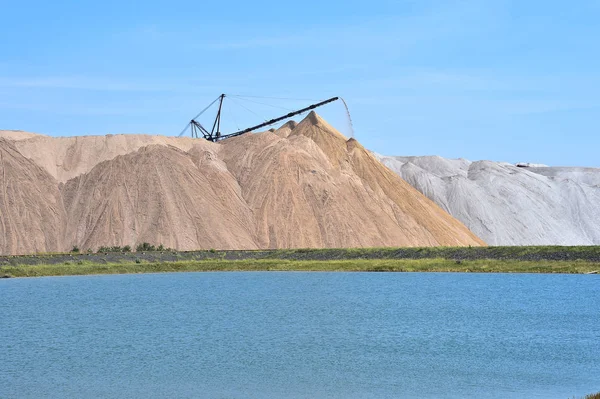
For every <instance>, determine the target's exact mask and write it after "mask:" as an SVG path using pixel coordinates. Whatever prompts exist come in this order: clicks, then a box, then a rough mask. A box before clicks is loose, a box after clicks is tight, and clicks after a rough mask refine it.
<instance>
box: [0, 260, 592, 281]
mask: <svg viewBox="0 0 600 399" xmlns="http://www.w3.org/2000/svg"><path fill="white" fill-rule="evenodd" d="M599 269H600V265H599V264H598V263H593V262H585V261H535V262H532V261H516V260H476V261H462V262H457V261H454V260H447V259H418V260H414V259H354V260H326V261H314V260H281V259H259V260H220V259H211V260H202V261H177V262H157V263H150V262H145V261H139V262H124V263H107V264H99V263H90V262H85V261H83V262H78V263H75V264H74V263H67V264H52V265H49V264H40V265H17V266H2V267H1V268H0V277H41V276H71V275H91V274H127V273H164V272H209V271H315V272H318V271H320V272H325V271H335V272H468V273H579V274H581V273H590V272H594V271H598V270H599Z"/></svg>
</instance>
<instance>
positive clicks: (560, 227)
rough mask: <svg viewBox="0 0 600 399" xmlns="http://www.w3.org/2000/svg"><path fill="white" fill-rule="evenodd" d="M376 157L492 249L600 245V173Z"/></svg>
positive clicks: (593, 170) (415, 158)
mask: <svg viewBox="0 0 600 399" xmlns="http://www.w3.org/2000/svg"><path fill="white" fill-rule="evenodd" d="M378 157H379V158H380V159H381V160H382V162H383V163H385V164H386V165H387V166H388V167H390V168H391V169H392V170H394V171H395V172H396V173H398V174H399V175H400V176H401V177H402V178H403V179H405V180H406V181H407V182H408V183H410V184H411V185H412V186H413V187H415V188H417V189H418V190H419V191H420V192H422V193H423V194H425V195H426V196H427V197H428V198H431V199H432V200H433V201H435V202H436V203H437V204H438V205H439V206H440V207H442V208H443V209H444V210H446V211H447V212H449V213H450V214H451V215H452V216H454V217H456V218H457V219H459V220H460V221H462V222H463V223H464V224H465V225H466V226H467V227H469V228H470V229H471V230H472V231H473V232H474V233H475V234H477V235H478V236H479V237H481V238H482V239H484V240H485V241H486V242H487V243H489V244H492V245H598V244H600V225H599V224H598V223H597V221H598V220H600V187H598V184H599V183H600V169H594V168H552V167H516V166H514V165H510V164H507V163H498V162H490V161H479V162H469V161H466V160H449V159H444V158H440V157H385V156H378Z"/></svg>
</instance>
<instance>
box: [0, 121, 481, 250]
mask: <svg viewBox="0 0 600 399" xmlns="http://www.w3.org/2000/svg"><path fill="white" fill-rule="evenodd" d="M285 129H289V132H285V133H284V134H280V133H282V131H281V128H280V131H279V132H278V131H275V132H271V131H267V132H263V133H257V134H246V135H242V136H239V137H234V138H231V139H227V140H223V141H221V142H219V143H210V142H207V141H204V140H199V139H173V140H166V139H168V138H161V137H159V138H149V137H152V136H132V137H118V138H115V137H116V136H109V137H92V138H85V137H83V138H82V137H80V138H69V139H68V140H67V141H64V140H65V139H52V138H49V139H39V138H34V139H28V140H24V141H20V142H13V143H9V144H11V145H12V151H13V152H14V151H16V149H17V148H18V146H17V144H19V143H24V145H23V146H22V147H21V148H22V150H23V151H25V152H27V153H28V154H29V155H30V156H31V158H32V159H34V160H35V159H36V158H38V159H41V161H43V163H44V164H45V165H46V167H48V165H51V166H53V168H51V169H53V170H54V172H55V173H56V174H57V176H58V177H59V180H61V179H62V180H61V181H64V183H60V196H59V199H60V205H62V206H63V208H62V210H60V209H58V210H56V212H54V213H55V214H57V215H62V214H63V213H64V215H66V218H65V219H64V221H63V222H61V220H62V219H61V218H60V217H56V220H53V221H49V222H48V223H45V224H43V225H40V226H39V227H36V229H37V230H38V231H41V232H44V234H50V235H53V234H54V235H61V237H59V238H57V239H56V240H55V243H54V244H53V245H56V247H51V246H47V247H45V250H46V251H48V250H50V251H52V250H54V251H57V250H68V249H70V248H72V246H74V245H77V246H78V247H79V248H81V249H88V248H91V249H97V248H98V247H100V246H103V245H132V246H134V245H137V244H139V243H141V242H151V243H155V244H159V243H162V244H164V245H165V246H168V247H173V248H177V249H209V248H217V249H238V248H239V249H252V248H299V247H375V246H426V245H447V246H454V245H456V246H460V245H483V244H484V243H483V242H482V241H481V240H480V239H478V238H477V237H476V236H475V235H474V234H473V233H471V232H470V231H469V230H468V229H467V228H466V227H465V226H464V225H462V224H461V223H460V222H458V221H457V220H456V219H454V218H452V217H451V216H450V215H448V214H447V213H445V212H444V211H442V210H441V209H440V208H439V207H438V206H437V205H435V204H434V203H433V202H432V201H430V200H429V199H427V198H426V197H425V196H423V195H422V194H420V193H419V192H418V191H417V190H415V189H414V188H413V187H411V186H410V185H409V184H407V183H406V182H404V181H403V180H402V179H401V178H400V177H398V176H397V175H396V174H394V173H393V172H391V171H390V170H388V169H387V168H386V167H385V166H383V165H382V164H381V163H379V162H378V161H377V160H376V159H375V158H374V157H373V155H371V154H370V153H369V152H368V151H366V150H365V149H364V148H363V147H362V146H361V145H360V144H359V143H358V142H356V140H354V139H350V140H347V139H346V138H345V137H344V136H342V135H341V134H340V133H339V132H337V131H336V130H335V129H333V128H332V127H331V126H330V125H329V124H327V122H325V121H324V120H323V119H321V118H320V117H319V116H318V115H316V114H315V113H311V114H310V115H308V116H307V117H306V118H305V119H304V120H303V121H302V122H300V123H299V124H297V125H296V124H287V126H285ZM288 133H289V134H288ZM54 141H56V142H58V143H54ZM7 143H8V142H7ZM65 143H66V144H65ZM145 143H149V145H143V144H145ZM171 143H174V144H175V145H171ZM36 146H41V147H39V148H38V147H36ZM44 148H46V149H48V152H49V153H50V155H49V156H48V157H44V156H43V155H44V151H43V149H44ZM20 150H21V149H19V151H20ZM114 154H116V155H114ZM19 155H20V154H19ZM113 155H114V156H113ZM108 157H110V158H109V159H104V158H108ZM19 162H20V163H21V164H23V165H29V166H28V167H31V166H33V162H32V161H31V160H29V159H26V158H24V157H22V156H21V161H19ZM59 162H60V163H59ZM37 170H38V173H39V172H43V174H41V175H40V177H39V179H41V180H44V183H43V184H44V187H47V188H46V190H47V191H48V193H49V195H50V197H51V198H54V196H55V194H53V193H56V191H57V187H58V186H59V183H58V182H57V180H56V179H54V177H53V176H51V175H50V174H48V173H46V172H44V171H43V170H42V169H41V168H39V167H38V168H37ZM53 190H54V191H53ZM38 195H39V201H41V202H42V203H44V202H45V201H48V200H47V199H46V194H45V193H44V192H41V193H38ZM1 206H2V207H1V208H0V211H1V212H2V213H1V214H2V219H3V220H4V218H5V217H4V214H5V210H7V209H9V208H11V207H12V206H13V205H12V204H11V203H10V202H5V203H3V204H2V205H1ZM24 206H29V205H24ZM31 206H36V207H37V206H38V205H36V204H33V205H31ZM61 212H62V213H61ZM50 213H52V212H50ZM61 223H62V225H61ZM21 228H22V229H23V231H24V232H25V233H24V234H26V233H27V232H28V227H27V224H26V223H24V224H22V225H21ZM34 237H38V239H40V238H39V237H40V236H39V234H38V235H37V236H34ZM38 247H40V246H37V247H36V246H34V247H33V248H34V249H33V250H37V248H38ZM31 248H32V247H31V246H29V247H23V248H19V247H14V246H13V247H7V246H3V247H1V248H0V251H2V253H25V252H30V251H31V250H32V249H31Z"/></svg>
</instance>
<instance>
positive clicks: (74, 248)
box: [71, 245, 79, 254]
mask: <svg viewBox="0 0 600 399" xmlns="http://www.w3.org/2000/svg"><path fill="white" fill-rule="evenodd" d="M71 252H73V253H75V254H78V253H79V248H78V247H77V245H75V246H74V247H73V249H72V250H71Z"/></svg>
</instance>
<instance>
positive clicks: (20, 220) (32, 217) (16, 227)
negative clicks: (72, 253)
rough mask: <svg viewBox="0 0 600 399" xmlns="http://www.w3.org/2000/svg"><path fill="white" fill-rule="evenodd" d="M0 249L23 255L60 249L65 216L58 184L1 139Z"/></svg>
mask: <svg viewBox="0 0 600 399" xmlns="http://www.w3.org/2000/svg"><path fill="white" fill-rule="evenodd" d="M0 168H1V170H2V173H1V174H0V187H2V192H1V193H0V251H1V253H3V254H23V253H36V252H49V251H56V250H57V249H59V248H61V249H62V248H63V241H62V229H63V227H64V225H65V221H66V215H65V212H64V207H63V203H62V198H61V196H60V193H59V191H58V183H57V182H56V180H55V179H54V178H53V177H52V176H50V175H49V174H48V173H47V172H46V171H45V170H43V169H42V168H41V167H39V166H38V165H36V164H35V163H34V162H32V161H31V160H29V159H27V158H25V157H24V156H23V155H21V154H20V153H19V152H18V151H17V149H16V148H15V147H14V145H13V143H11V142H9V141H7V140H5V139H0Z"/></svg>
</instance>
